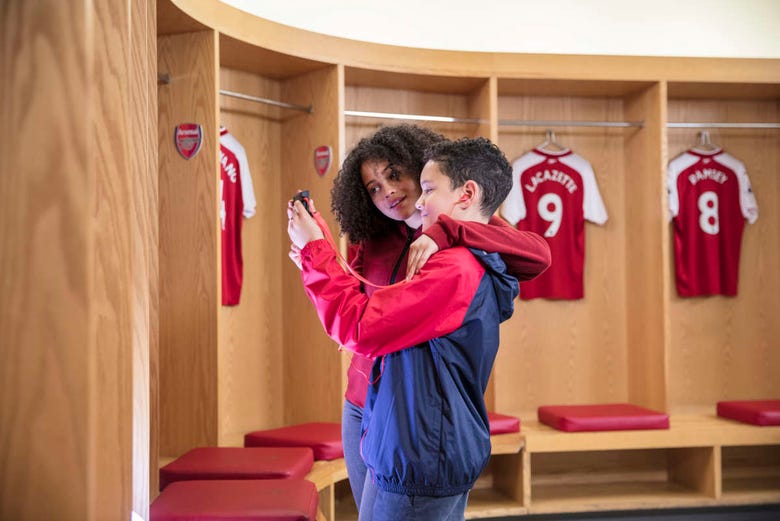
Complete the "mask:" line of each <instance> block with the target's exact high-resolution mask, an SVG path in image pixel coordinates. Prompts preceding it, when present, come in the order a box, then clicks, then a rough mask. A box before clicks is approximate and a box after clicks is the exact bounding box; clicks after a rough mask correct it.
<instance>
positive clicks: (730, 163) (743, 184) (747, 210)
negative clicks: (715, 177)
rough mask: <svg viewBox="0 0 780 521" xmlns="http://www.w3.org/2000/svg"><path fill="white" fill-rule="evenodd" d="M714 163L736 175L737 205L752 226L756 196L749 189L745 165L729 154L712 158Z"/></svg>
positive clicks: (754, 216) (756, 205) (756, 212)
mask: <svg viewBox="0 0 780 521" xmlns="http://www.w3.org/2000/svg"><path fill="white" fill-rule="evenodd" d="M713 160H714V161H717V162H718V163H720V164H722V165H724V166H725V167H726V168H729V169H731V170H732V171H733V172H734V173H735V174H736V175H737V181H738V182H739V205H740V208H741V210H742V216H743V217H744V218H745V219H747V221H748V222H749V223H750V224H753V223H754V222H756V220H757V219H758V204H757V203H756V196H755V194H754V193H753V190H752V189H751V187H750V179H749V178H748V175H747V169H746V168H745V164H744V163H742V161H740V160H739V159H737V158H736V157H734V156H732V155H731V154H727V153H725V152H724V153H722V154H719V155H717V156H715V157H714V158H713Z"/></svg>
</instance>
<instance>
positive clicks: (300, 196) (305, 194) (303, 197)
mask: <svg viewBox="0 0 780 521" xmlns="http://www.w3.org/2000/svg"><path fill="white" fill-rule="evenodd" d="M292 198H293V201H300V202H301V204H302V205H303V207H304V208H306V211H307V212H309V215H311V214H312V213H311V210H309V202H308V199H309V191H308V190H303V191H302V192H298V193H297V194H295V195H294V196H293V197H292Z"/></svg>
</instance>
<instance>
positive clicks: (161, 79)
mask: <svg viewBox="0 0 780 521" xmlns="http://www.w3.org/2000/svg"><path fill="white" fill-rule="evenodd" d="M169 83H171V75H170V74H168V73H161V72H158V73H157V85H167V84H169ZM219 93H220V94H222V95H223V96H230V97H231V98H238V99H242V100H246V101H254V102H255V103H264V104H266V105H273V106H274V107H281V108H283V109H292V110H300V111H301V112H306V113H307V114H311V113H312V112H314V107H312V106H311V105H309V106H308V107H304V106H303V105H295V104H293V103H285V102H283V101H276V100H272V99H268V98H260V97H258V96H250V95H249V94H242V93H240V92H234V91H232V90H224V89H220V91H219Z"/></svg>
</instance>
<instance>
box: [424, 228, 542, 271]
mask: <svg viewBox="0 0 780 521" xmlns="http://www.w3.org/2000/svg"><path fill="white" fill-rule="evenodd" d="M423 233H424V234H425V235H427V236H428V237H430V238H431V239H433V240H434V242H436V244H437V245H438V246H439V250H445V249H447V248H450V247H452V246H468V247H469V248H477V249H480V250H484V251H486V252H489V253H498V254H499V255H501V259H502V260H503V261H504V263H505V264H506V268H507V272H508V273H509V274H510V275H512V276H513V277H515V278H516V279H517V280H519V281H525V280H531V279H533V278H534V277H536V276H537V275H540V274H541V273H542V272H544V270H546V269H547V268H548V267H549V266H550V262H551V257H550V245H549V244H548V243H547V241H546V240H544V238H543V237H542V236H541V235H539V234H538V233H534V232H528V231H522V230H518V229H517V228H515V227H514V226H511V225H510V224H508V223H507V222H506V221H504V220H503V219H501V218H500V217H496V216H493V217H491V218H490V223H489V224H483V223H478V222H473V221H458V220H455V219H453V218H451V217H448V216H446V215H441V216H439V219H438V220H437V221H436V222H435V223H434V224H432V225H431V226H430V227H428V229H426V230H425V231H424V232H423Z"/></svg>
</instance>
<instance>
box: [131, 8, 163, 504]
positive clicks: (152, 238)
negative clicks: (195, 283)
mask: <svg viewBox="0 0 780 521" xmlns="http://www.w3.org/2000/svg"><path fill="white" fill-rule="evenodd" d="M154 4H155V2H132V3H131V6H130V7H131V13H130V26H131V34H130V59H131V63H130V66H131V74H130V80H131V84H130V101H131V108H132V110H131V121H130V128H131V129H132V131H131V132H130V134H129V136H128V137H129V140H130V161H131V166H130V169H131V171H132V172H133V175H132V177H131V179H132V183H133V185H132V193H133V209H132V212H131V216H132V252H133V259H132V266H133V269H132V291H133V302H132V305H133V510H134V511H135V512H137V513H138V514H140V515H141V516H142V517H143V518H144V519H146V518H148V517H149V516H148V514H149V501H150V496H156V492H155V491H156V490H157V489H158V476H159V474H158V472H157V457H158V454H157V451H158V449H157V446H156V443H157V432H156V431H157V428H158V423H157V421H156V418H157V415H156V412H154V413H153V412H152V411H153V410H154V411H156V404H153V403H152V402H151V400H150V397H151V396H152V394H151V387H152V381H151V378H150V377H151V375H152V374H153V371H152V369H151V360H152V359H155V360H156V356H157V355H156V352H157V345H158V343H157V337H158V334H159V330H158V327H157V282H158V281H157V226H158V222H157V177H158V175H157V80H156V78H157V29H156V26H157V17H156V9H155V5H154ZM152 353H154V355H153V354H152ZM155 363H156V362H155ZM154 374H156V370H155V371H154ZM155 392H156V391H155ZM155 396H156V394H155ZM152 417H154V418H155V421H152V420H151V418H152Z"/></svg>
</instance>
